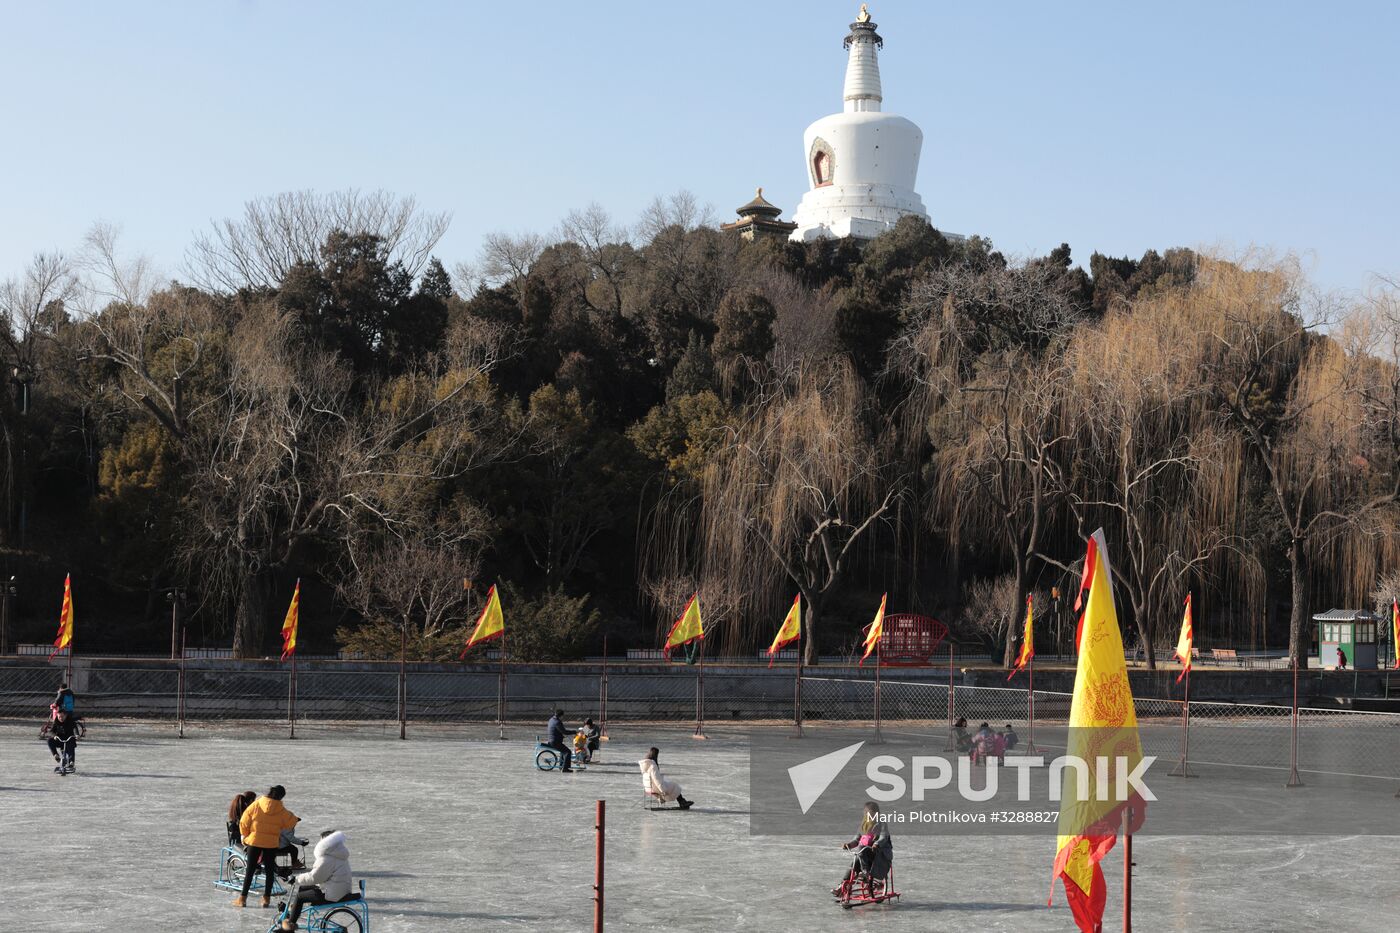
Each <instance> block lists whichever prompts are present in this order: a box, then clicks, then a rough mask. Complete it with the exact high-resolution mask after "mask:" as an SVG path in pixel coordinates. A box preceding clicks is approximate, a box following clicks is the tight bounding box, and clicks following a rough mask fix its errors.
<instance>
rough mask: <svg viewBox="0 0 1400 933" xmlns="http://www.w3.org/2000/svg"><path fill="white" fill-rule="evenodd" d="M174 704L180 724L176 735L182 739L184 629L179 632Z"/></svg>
mask: <svg viewBox="0 0 1400 933" xmlns="http://www.w3.org/2000/svg"><path fill="white" fill-rule="evenodd" d="M176 704H177V705H178V707H179V709H178V712H177V714H176V715H177V716H178V718H179V722H180V725H179V733H178V735H179V737H180V738H182V739H183V738H184V737H185V630H184V629H181V630H180V678H179V684H178V686H177V688H176Z"/></svg>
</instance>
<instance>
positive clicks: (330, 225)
mask: <svg viewBox="0 0 1400 933" xmlns="http://www.w3.org/2000/svg"><path fill="white" fill-rule="evenodd" d="M450 222H451V217H450V215H448V214H446V213H425V212H423V211H420V210H419V209H418V204H417V202H416V201H415V200H414V199H413V198H411V197H406V198H400V197H396V196H394V195H392V194H389V193H387V192H384V191H371V192H368V193H366V192H360V191H356V190H354V189H351V190H348V191H336V192H331V193H327V194H318V193H316V192H314V191H287V192H283V193H282V194H277V195H273V196H272V197H264V198H256V199H254V200H252V201H248V202H247V203H246V204H244V205H243V216H242V217H241V218H237V219H234V218H227V219H225V220H222V221H218V222H216V223H214V224H213V225H212V229H211V230H210V231H209V232H207V233H203V234H200V235H199V236H197V237H196V238H195V241H194V243H193V245H192V246H191V247H190V249H189V251H188V252H187V254H186V265H187V267H188V271H189V275H190V278H191V280H192V281H193V282H195V283H196V284H198V285H200V286H201V287H203V288H206V289H209V290H211V291H225V292H236V291H238V290H239V289H242V288H253V289H268V288H275V287H276V286H277V284H278V283H280V282H281V281H282V280H283V278H285V277H286V275H287V272H288V270H290V269H291V268H292V267H293V266H295V265H297V264H298V263H302V262H312V261H314V260H315V259H316V258H317V257H318V256H319V255H320V253H321V246H322V245H323V244H324V243H325V242H326V237H327V236H329V235H330V234H331V233H333V232H334V231H336V230H341V231H344V232H346V233H352V234H357V233H369V234H373V235H374V236H377V237H379V239H380V241H381V242H382V243H383V245H384V250H385V254H386V256H387V257H388V259H389V261H390V262H401V263H403V266H404V268H405V269H406V270H407V271H408V273H409V275H411V276H414V277H416V276H417V275H418V273H419V272H421V271H422V269H423V267H424V266H425V265H426V264H427V262H428V259H429V258H430V257H431V255H432V251H433V247H434V246H436V245H437V242H438V241H439V240H440V239H442V235H443V234H444V233H446V232H447V227H448V224H449V223H450Z"/></svg>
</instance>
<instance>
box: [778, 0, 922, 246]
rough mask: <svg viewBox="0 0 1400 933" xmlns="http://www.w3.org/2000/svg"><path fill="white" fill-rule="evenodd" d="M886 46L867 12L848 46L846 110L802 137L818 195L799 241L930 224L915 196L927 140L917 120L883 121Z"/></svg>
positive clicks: (805, 200) (804, 215) (810, 200)
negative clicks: (915, 220) (906, 223)
mask: <svg viewBox="0 0 1400 933" xmlns="http://www.w3.org/2000/svg"><path fill="white" fill-rule="evenodd" d="M884 44H885V43H884V40H883V39H881V38H880V35H879V33H877V32H876V31H875V24H874V23H873V22H871V21H870V12H869V11H868V10H867V9H866V5H865V4H863V3H862V4H861V5H860V15H859V16H858V17H857V18H856V21H855V22H854V23H852V24H851V32H850V35H848V36H846V40H845V46H846V48H847V49H849V50H850V57H849V58H848V59H847V61H846V87H845V93H844V98H845V105H844V107H843V108H842V112H841V113H833V114H832V115H831V116H829V117H822V118H821V119H820V120H818V121H817V122H815V123H813V124H812V125H811V126H809V127H807V131H806V132H805V133H803V134H802V144H803V146H804V148H805V150H806V155H807V179H808V183H809V184H810V185H811V190H810V191H808V192H807V193H806V194H805V195H803V196H802V203H801V204H799V205H798V206H797V211H796V213H794V214H793V217H792V219H793V220H794V221H795V222H796V223H797V229H796V230H794V231H793V232H792V236H791V239H794V240H814V239H817V238H819V237H859V238H861V239H872V238H874V237H877V236H879V235H880V234H881V233H884V232H885V231H886V230H888V229H889V228H890V227H893V226H894V224H895V222H896V221H898V220H899V218H901V217H904V216H905V215H907V214H913V215H915V216H918V217H923V218H925V219H927V218H928V212H927V211H925V210H924V202H923V201H922V200H920V198H919V195H918V194H917V193H916V192H915V191H914V180H915V178H916V177H917V176H918V174H919V150H920V149H921V148H922V147H923V143H924V134H923V133H922V132H920V131H919V128H918V127H917V126H915V125H914V124H913V123H912V122H910V121H909V120H906V119H904V118H903V117H897V116H895V115H894V114H892V113H881V112H880V102H881V100H882V99H883V95H882V94H881V90H880V62H879V59H878V58H877V57H876V50H877V49H880V48H883V47H884Z"/></svg>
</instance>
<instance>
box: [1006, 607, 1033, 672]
mask: <svg viewBox="0 0 1400 933" xmlns="http://www.w3.org/2000/svg"><path fill="white" fill-rule="evenodd" d="M1034 620H1035V602H1034V598H1033V597H1032V596H1031V594H1030V593H1027V594H1026V631H1025V632H1024V633H1023V634H1022V635H1021V653H1020V654H1018V655H1016V663H1015V664H1014V665H1012V667H1011V673H1010V674H1007V675H1006V679H1007V680H1010V679H1011V678H1013V677H1015V676H1016V672H1017V671H1022V670H1025V668H1026V665H1027V664H1029V663H1030V662H1031V658H1033V657H1035V632H1034V630H1033V629H1032V628H1031V623H1032V622H1033V621H1034Z"/></svg>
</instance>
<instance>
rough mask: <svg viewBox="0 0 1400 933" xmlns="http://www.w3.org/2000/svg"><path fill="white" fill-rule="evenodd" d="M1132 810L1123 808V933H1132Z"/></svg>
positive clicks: (1129, 807) (1130, 807) (1128, 807)
mask: <svg viewBox="0 0 1400 933" xmlns="http://www.w3.org/2000/svg"><path fill="white" fill-rule="evenodd" d="M1132 828H1133V808H1132V806H1131V805H1129V806H1127V807H1124V808H1123V933H1133V834H1132Z"/></svg>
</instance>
